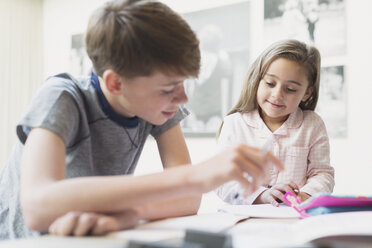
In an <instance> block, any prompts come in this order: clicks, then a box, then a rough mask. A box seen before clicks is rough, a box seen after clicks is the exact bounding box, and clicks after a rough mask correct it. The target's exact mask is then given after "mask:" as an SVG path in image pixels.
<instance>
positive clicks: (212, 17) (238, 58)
mask: <svg viewBox="0 0 372 248" xmlns="http://www.w3.org/2000/svg"><path fill="white" fill-rule="evenodd" d="M249 12H250V3H249V2H248V1H244V2H239V3H234V4H229V5H223V6H218V7H213V8H208V9H203V10H200V11H195V12H190V13H185V14H183V17H184V18H185V19H186V21H187V22H188V23H189V24H190V26H191V28H192V29H193V30H194V31H195V32H196V34H197V36H198V38H199V40H200V49H201V71H200V75H199V78H198V79H195V80H188V81H187V82H186V83H185V88H186V92H187V95H188V97H189V102H188V103H187V104H186V106H187V108H188V109H189V111H190V115H189V116H188V117H187V118H186V119H185V120H184V121H183V122H182V123H181V126H182V129H183V131H184V133H185V135H186V136H188V137H191V136H197V137H201V136H215V135H216V132H217V130H218V128H219V126H220V125H221V122H222V120H223V117H224V116H225V115H226V113H227V111H228V110H229V109H230V108H231V106H232V104H233V102H235V99H237V97H238V95H239V93H240V90H241V85H242V84H243V80H244V78H245V75H246V72H247V70H248V65H249V62H250V61H249V53H248V47H249V36H250V33H249Z"/></svg>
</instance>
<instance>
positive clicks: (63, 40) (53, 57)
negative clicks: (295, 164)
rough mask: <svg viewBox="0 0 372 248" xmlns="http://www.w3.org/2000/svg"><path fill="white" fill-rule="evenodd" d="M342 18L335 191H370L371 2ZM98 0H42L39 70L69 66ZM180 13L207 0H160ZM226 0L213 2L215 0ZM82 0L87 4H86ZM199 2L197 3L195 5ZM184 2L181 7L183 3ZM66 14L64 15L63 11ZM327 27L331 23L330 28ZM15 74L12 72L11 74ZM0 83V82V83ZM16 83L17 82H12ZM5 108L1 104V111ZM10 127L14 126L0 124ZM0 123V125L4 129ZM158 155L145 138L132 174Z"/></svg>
mask: <svg viewBox="0 0 372 248" xmlns="http://www.w3.org/2000/svg"><path fill="white" fill-rule="evenodd" d="M345 1H346V4H347V6H346V15H347V16H346V17H347V58H348V59H347V65H346V71H345V77H346V81H347V84H348V85H347V88H348V94H347V101H348V102H347V104H348V113H347V114H348V134H349V137H348V138H347V139H332V140H331V161H332V164H333V165H334V167H335V169H336V188H335V193H339V194H368V195H372V180H370V175H371V174H372V156H370V154H369V152H370V150H371V148H372V134H371V127H372V115H371V112H372V111H371V109H370V107H369V99H370V97H369V94H370V92H372V78H371V76H370V75H369V71H370V67H371V66H370V65H371V63H370V61H369V60H370V58H371V55H372V52H371V47H370V46H371V44H372V29H370V28H369V24H370V23H372V15H371V14H370V13H369V10H370V9H372V1H369V0H353V1H351V0H345ZM103 2H104V1H101V0H94V1H93V0H79V1H77V0H75V1H73V0H65V1H60V0H44V27H43V29H44V39H43V40H44V54H45V57H44V60H45V67H44V75H45V76H46V75H50V74H54V73H58V72H61V71H66V70H68V69H69V66H68V60H69V57H68V56H69V52H70V51H69V49H70V45H71V44H70V37H71V34H75V33H80V32H83V31H84V30H85V26H86V23H87V19H88V16H89V13H90V12H91V11H92V10H93V9H94V8H95V7H97V5H98V4H100V3H103ZM165 2H167V3H169V4H170V5H171V6H172V7H174V8H175V9H176V10H178V11H180V12H182V11H183V10H182V9H183V8H184V9H185V11H190V10H195V9H198V8H199V6H200V5H199V4H203V5H205V4H206V2H207V3H211V1H207V0H204V1H194V0H193V1H191V2H190V1H189V2H187V1H186V0H185V1H181V0H177V1H171V0H169V1H165ZM222 2H223V3H226V2H227V1H217V4H222ZM86 4H87V6H85V5H86ZM197 5H198V6H197ZM185 6H186V7H185ZM67 13H68V14H67ZM330 28H331V27H330ZM14 74H16V73H14ZM2 84H3V83H2ZM17 87H21V86H17ZM6 111H9V110H5V109H2V112H1V115H2V116H3V113H5V112H6ZM3 128H4V129H6V130H8V131H9V130H11V129H12V128H13V127H9V126H7V127H3ZM3 128H2V129H3ZM187 144H188V146H189V149H190V154H191V157H192V159H193V162H195V163H196V162H200V161H201V160H203V159H206V158H208V157H210V156H212V155H213V154H214V153H215V149H216V146H215V139H214V138H189V139H187ZM160 168H161V167H160V159H159V156H158V154H157V148H156V144H155V141H154V140H152V139H150V140H149V142H148V143H147V145H146V146H145V149H144V153H143V156H142V158H141V159H140V162H139V167H138V171H137V173H140V174H141V173H145V172H149V171H157V170H159V169H160Z"/></svg>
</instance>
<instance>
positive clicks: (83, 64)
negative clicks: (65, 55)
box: [69, 33, 92, 75]
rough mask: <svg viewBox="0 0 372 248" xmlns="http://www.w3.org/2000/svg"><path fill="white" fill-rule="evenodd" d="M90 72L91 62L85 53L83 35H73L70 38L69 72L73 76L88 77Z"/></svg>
mask: <svg viewBox="0 0 372 248" xmlns="http://www.w3.org/2000/svg"><path fill="white" fill-rule="evenodd" d="M91 71H92V62H91V61H90V59H89V57H88V55H87V53H86V51H85V42H84V34H83V33H79V34H73V35H72V36H71V49H70V70H69V72H70V73H71V74H73V75H89V74H90V73H91Z"/></svg>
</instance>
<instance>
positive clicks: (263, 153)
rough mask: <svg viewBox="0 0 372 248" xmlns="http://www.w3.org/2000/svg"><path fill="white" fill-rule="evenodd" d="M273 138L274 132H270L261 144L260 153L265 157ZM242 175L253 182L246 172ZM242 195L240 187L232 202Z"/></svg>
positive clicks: (237, 201) (237, 200)
mask: <svg viewBox="0 0 372 248" xmlns="http://www.w3.org/2000/svg"><path fill="white" fill-rule="evenodd" d="M274 139H275V136H274V134H271V135H270V136H269V138H268V139H267V140H266V142H265V144H264V145H263V146H262V149H261V155H262V156H263V157H265V159H266V156H267V153H268V152H269V151H270V148H271V146H272V144H273V142H274ZM243 175H244V177H245V178H247V180H248V181H249V182H250V183H252V182H253V178H252V177H251V176H250V175H248V173H244V174H243ZM243 195H244V190H243V189H242V188H240V189H239V190H238V192H237V193H236V194H235V195H234V199H233V204H237V203H239V200H240V199H241V197H242V196H243Z"/></svg>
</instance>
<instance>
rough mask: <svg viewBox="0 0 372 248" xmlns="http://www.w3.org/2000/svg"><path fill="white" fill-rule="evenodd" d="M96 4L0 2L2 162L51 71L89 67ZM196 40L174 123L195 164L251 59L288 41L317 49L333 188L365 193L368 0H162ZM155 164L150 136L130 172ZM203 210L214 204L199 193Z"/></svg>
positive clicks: (369, 170)
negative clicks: (196, 60) (180, 114)
mask: <svg viewBox="0 0 372 248" xmlns="http://www.w3.org/2000/svg"><path fill="white" fill-rule="evenodd" d="M104 2H105V1H104V0H64V1H61V0H0V31H1V39H0V58H1V60H0V63H1V64H0V75H1V82H0V115H1V121H0V168H1V167H2V166H3V165H4V164H5V163H6V161H7V158H8V157H9V155H10V153H11V149H12V147H13V145H14V144H15V141H16V133H15V126H16V123H17V121H18V120H19V119H20V118H21V116H22V114H23V113H24V111H25V110H26V109H27V106H28V104H29V103H30V101H31V99H32V97H33V95H34V94H35V92H36V90H37V89H38V87H39V86H40V85H41V84H42V83H43V81H44V80H45V79H46V78H47V77H48V76H50V75H53V74H57V73H60V72H65V71H67V72H70V73H72V74H87V73H89V70H90V67H91V64H90V61H89V59H88V58H87V56H86V53H85V50H84V49H85V48H84V31H85V28H86V25H87V21H88V18H89V15H90V13H91V12H92V11H93V10H94V9H95V8H96V7H98V6H99V5H101V4H102V3H104ZM163 2H164V3H166V4H168V5H169V6H170V7H171V8H173V9H174V10H176V11H177V12H179V13H180V14H181V15H182V16H183V17H184V18H185V19H186V20H187V21H188V23H189V24H190V25H191V27H192V28H193V30H194V31H195V32H196V33H197V35H198V37H199V39H200V42H201V52H202V69H201V74H200V77H199V79H197V80H188V81H187V82H186V84H185V87H186V90H187V93H188V96H189V99H190V101H189V103H188V104H187V106H188V108H189V109H190V111H191V115H190V116H189V117H188V118H186V119H185V121H183V122H182V128H183V130H184V133H185V137H186V142H187V144H188V147H189V150H190V154H191V158H192V160H193V162H194V163H197V162H200V161H202V160H204V159H207V158H209V157H210V156H212V155H213V154H215V153H216V139H215V132H216V131H217V129H218V127H219V125H220V123H221V120H222V118H223V116H224V115H225V114H226V112H227V111H228V110H229V109H230V108H231V106H232V104H234V103H235V102H236V100H237V97H238V95H239V93H240V89H241V86H242V84H243V82H244V80H245V76H246V73H247V71H248V67H249V65H250V63H252V61H253V60H254V59H255V58H256V57H257V56H258V54H259V53H261V52H262V50H263V49H264V48H266V47H267V46H268V45H269V44H271V43H272V42H274V41H276V40H280V39H284V38H295V39H300V40H303V41H305V42H307V43H309V44H313V45H315V46H317V47H318V48H319V50H320V52H321V54H322V76H321V78H322V79H321V90H320V100H319V103H318V107H317V109H316V111H317V112H318V113H319V114H320V115H321V116H322V117H323V119H324V121H325V123H326V126H327V130H328V132H329V135H330V142H331V163H332V165H333V166H334V167H335V170H336V186H335V191H334V193H336V194H343V195H347V194H358V195H372V180H371V179H370V177H371V176H370V175H371V174H372V157H371V156H370V154H369V153H370V152H371V148H372V131H371V128H372V115H371V113H372V110H371V107H370V106H369V102H368V101H369V99H371V98H370V96H369V95H370V94H369V93H371V94H372V77H371V76H370V75H369V70H370V67H371V65H372V62H370V60H371V55H372V52H371V47H370V46H371V44H372V29H371V28H370V25H371V24H372V16H371V15H370V13H369V10H370V9H372V1H369V0H353V1H351V0H245V1H238V0H203V1H200V0H163ZM159 170H161V162H160V158H159V155H158V150H157V147H156V142H155V141H154V139H152V138H149V140H148V142H147V144H146V145H145V148H144V151H143V155H142V157H141V159H140V161H139V165H138V169H137V171H136V174H144V173H151V172H156V171H159ZM206 199H207V201H204V203H203V205H202V207H203V209H211V208H213V207H215V206H216V205H217V204H218V203H219V202H218V199H217V198H216V197H215V196H214V195H213V193H210V194H207V195H206Z"/></svg>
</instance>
